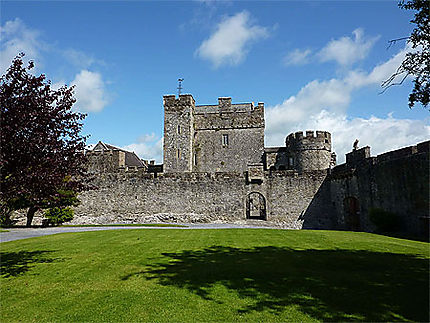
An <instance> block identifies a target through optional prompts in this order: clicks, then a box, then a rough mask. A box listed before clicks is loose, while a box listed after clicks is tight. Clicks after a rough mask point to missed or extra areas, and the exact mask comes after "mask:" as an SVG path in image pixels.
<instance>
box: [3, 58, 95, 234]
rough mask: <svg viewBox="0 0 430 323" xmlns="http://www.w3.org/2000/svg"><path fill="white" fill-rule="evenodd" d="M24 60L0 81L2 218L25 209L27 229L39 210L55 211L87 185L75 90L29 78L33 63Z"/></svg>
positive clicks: (80, 118) (81, 116) (16, 64)
mask: <svg viewBox="0 0 430 323" xmlns="http://www.w3.org/2000/svg"><path fill="white" fill-rule="evenodd" d="M23 56H24V54H22V53H21V54H19V55H18V56H17V57H15V59H14V60H13V62H12V65H11V66H10V67H9V69H8V70H7V72H6V73H5V74H4V75H2V76H1V79H0V103H1V132H0V147H1V150H0V172H1V174H0V181H1V182H0V184H1V190H0V203H1V204H0V206H1V210H0V211H1V214H0V215H1V217H2V220H3V222H5V221H6V222H7V219H8V217H9V215H10V212H11V211H12V210H15V209H20V208H24V207H26V208H28V212H27V226H30V225H31V223H32V220H33V216H34V214H35V212H36V211H37V210H39V209H41V208H49V207H50V206H51V205H54V206H58V204H59V201H61V199H64V196H63V197H62V192H65V191H72V192H76V193H77V192H80V191H82V190H85V189H87V188H89V184H88V180H87V174H86V166H85V162H86V157H85V155H84V153H83V152H84V149H85V141H86V137H85V136H82V135H81V129H82V126H83V124H82V121H83V120H84V119H85V115H84V114H82V113H79V112H75V111H73V110H72V106H73V104H74V103H75V101H76V100H75V98H74V96H73V87H67V86H63V87H61V88H59V89H58V90H54V89H52V87H51V82H50V81H47V80H46V77H45V75H43V74H42V75H40V76H35V75H33V74H31V73H30V70H31V69H32V68H33V67H34V64H33V63H32V62H30V63H29V64H28V67H25V66H24V63H23V61H22V58H23ZM63 195H64V194H63ZM69 197H70V195H69Z"/></svg>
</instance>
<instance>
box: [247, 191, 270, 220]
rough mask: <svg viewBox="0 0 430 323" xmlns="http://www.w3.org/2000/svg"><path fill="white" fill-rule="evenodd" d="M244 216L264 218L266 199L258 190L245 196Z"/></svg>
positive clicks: (257, 218)
mask: <svg viewBox="0 0 430 323" xmlns="http://www.w3.org/2000/svg"><path fill="white" fill-rule="evenodd" d="M246 218H247V219H256V220H266V219H267V217H266V199H265V198H264V196H263V194H261V193H258V192H252V193H249V194H248V196H247V198H246Z"/></svg>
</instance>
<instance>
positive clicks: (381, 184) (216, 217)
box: [74, 94, 430, 236]
mask: <svg viewBox="0 0 430 323" xmlns="http://www.w3.org/2000/svg"><path fill="white" fill-rule="evenodd" d="M163 101H164V147H163V150H164V155H163V165H154V164H153V163H149V162H147V161H142V164H141V165H139V164H138V163H137V162H136V161H135V160H134V157H133V155H126V154H125V153H124V152H123V151H122V150H120V149H115V147H112V146H110V145H106V144H105V146H104V147H108V149H98V150H97V149H96V150H93V151H88V152H87V154H88V156H89V161H90V164H89V170H90V171H91V172H93V173H94V174H95V175H96V176H95V177H96V180H95V183H94V184H95V185H96V186H97V187H98V189H97V190H93V191H89V192H84V193H82V194H81V195H80V197H79V198H80V200H81V202H82V203H81V205H80V206H78V207H76V209H75V212H76V213H75V214H76V216H75V219H74V223H141V222H154V221H155V222H213V221H227V222H235V221H245V220H251V219H253V220H257V221H267V222H270V223H273V224H277V225H280V226H282V227H286V228H295V229H300V228H308V229H309V228H313V229H342V230H364V231H372V230H374V227H373V226H372V223H371V222H370V221H369V218H368V214H369V210H370V209H371V208H374V207H378V208H383V209H384V210H387V211H390V212H393V213H396V214H398V215H399V216H400V217H401V218H402V221H403V223H404V224H403V225H404V227H403V228H404V231H405V232H408V233H410V234H413V235H421V236H422V235H425V234H426V232H428V219H429V212H428V210H429V194H428V187H429V182H428V181H429V179H428V174H429V149H428V147H429V143H430V142H425V143H421V144H419V145H417V146H413V147H408V148H405V149H403V150H399V151H395V152H391V153H387V154H383V155H380V156H377V157H370V150H369V148H368V147H364V148H361V149H358V150H355V151H353V152H352V153H350V154H348V155H347V162H346V163H345V164H343V165H339V166H335V167H333V166H334V164H335V159H334V158H335V155H334V153H333V152H332V151H331V135H330V133H328V132H326V131H316V132H314V131H306V132H305V133H303V132H296V133H294V134H290V135H288V136H287V137H286V141H285V146H283V147H264V104H263V103H258V104H257V105H254V104H253V103H239V104H234V103H232V102H231V98H219V99H218V104H217V105H196V104H195V100H194V98H193V97H192V96H191V95H189V94H186V95H180V96H179V97H175V96H174V95H167V96H164V97H163ZM109 147H111V148H109ZM99 148H100V147H99ZM126 156H128V160H129V164H127V162H126V160H127V158H126ZM136 163H137V164H136Z"/></svg>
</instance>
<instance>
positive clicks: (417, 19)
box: [382, 0, 430, 108]
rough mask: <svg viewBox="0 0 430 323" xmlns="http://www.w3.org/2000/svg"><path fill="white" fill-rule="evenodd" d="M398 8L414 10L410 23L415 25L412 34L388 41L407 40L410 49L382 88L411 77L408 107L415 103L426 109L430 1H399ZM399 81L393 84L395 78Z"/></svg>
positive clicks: (429, 72)
mask: <svg viewBox="0 0 430 323" xmlns="http://www.w3.org/2000/svg"><path fill="white" fill-rule="evenodd" d="M399 7H400V8H401V9H406V10H415V15H414V18H413V19H412V20H411V23H413V24H415V27H414V29H413V30H412V33H411V35H410V36H408V37H404V38H400V39H395V40H392V41H390V42H391V43H392V42H396V41H398V40H402V39H407V42H408V44H409V45H410V47H411V51H410V52H408V53H407V54H406V56H405V58H404V60H403V62H402V64H401V65H400V66H399V68H398V69H397V71H396V73H394V74H393V75H392V76H391V77H390V78H389V79H388V80H386V81H385V82H384V83H383V84H382V87H384V88H385V89H386V88H388V87H390V86H392V85H396V84H401V83H403V81H404V80H405V79H406V77H408V76H412V77H413V88H412V91H411V93H410V94H409V107H410V108H412V107H413V106H414V105H415V104H416V103H421V104H422V105H423V107H425V108H427V107H428V104H429V101H430V84H429V82H430V18H429V16H430V1H429V0H411V1H400V2H399ZM399 76H400V77H401V81H400V82H397V83H395V82H394V81H395V79H397V77H399Z"/></svg>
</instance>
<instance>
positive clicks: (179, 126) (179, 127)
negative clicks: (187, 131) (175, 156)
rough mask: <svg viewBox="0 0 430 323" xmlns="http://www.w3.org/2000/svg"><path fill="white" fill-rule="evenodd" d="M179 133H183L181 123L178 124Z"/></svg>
mask: <svg viewBox="0 0 430 323" xmlns="http://www.w3.org/2000/svg"><path fill="white" fill-rule="evenodd" d="M178 134H181V125H179V124H178Z"/></svg>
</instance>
